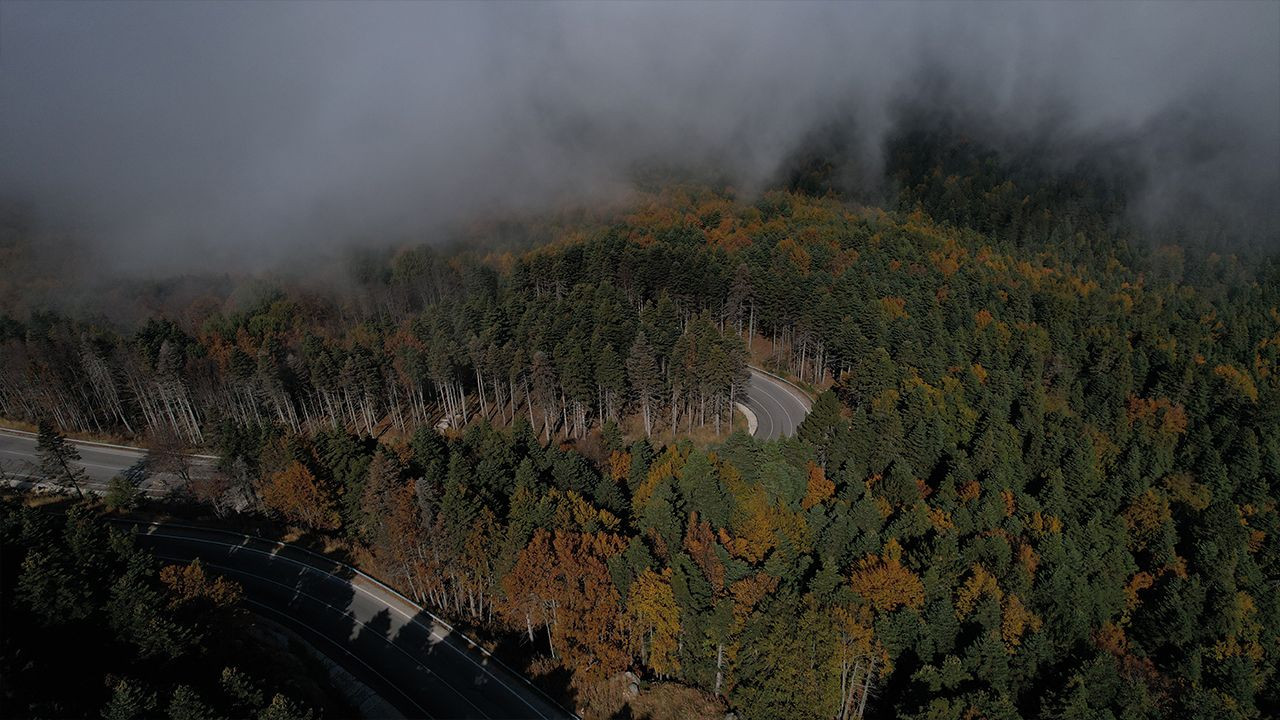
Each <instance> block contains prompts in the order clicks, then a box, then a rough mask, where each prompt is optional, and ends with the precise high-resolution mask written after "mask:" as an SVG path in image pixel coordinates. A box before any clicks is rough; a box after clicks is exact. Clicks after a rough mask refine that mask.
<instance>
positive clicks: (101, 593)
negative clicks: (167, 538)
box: [0, 498, 350, 720]
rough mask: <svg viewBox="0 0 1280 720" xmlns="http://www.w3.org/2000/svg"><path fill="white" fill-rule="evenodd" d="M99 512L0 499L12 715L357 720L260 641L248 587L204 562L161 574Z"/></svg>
mask: <svg viewBox="0 0 1280 720" xmlns="http://www.w3.org/2000/svg"><path fill="white" fill-rule="evenodd" d="M97 515H98V511H97V510H96V509H94V508H91V507H89V506H87V505H78V506H76V507H73V508H71V509H70V511H69V512H68V513H67V514H66V515H65V517H64V516H59V515H55V514H53V513H51V512H49V511H48V509H43V510H39V509H33V508H27V507H22V506H20V505H18V504H17V503H15V502H13V501H12V500H11V499H8V498H6V499H4V500H3V501H0V539H3V541H4V543H3V545H2V546H0V547H2V548H3V549H2V550H0V558H2V559H3V562H0V585H2V586H3V587H4V593H3V595H2V596H0V617H2V618H3V621H4V627H5V632H4V637H3V642H2V643H0V678H3V679H2V680H0V708H3V710H4V715H5V717H51V718H52V717H56V718H73V717H85V718H97V717H101V718H104V720H132V719H133V718H157V717H160V718H171V719H172V720H216V719H217V718H257V719H258V720H308V719H310V718H315V717H317V716H318V715H317V710H315V709H312V708H309V707H307V705H306V704H305V703H302V702H299V700H298V698H299V697H305V698H307V699H308V700H310V701H312V702H314V703H315V705H316V707H319V708H322V709H328V710H331V711H332V712H333V714H334V715H346V714H349V713H350V708H348V707H346V706H343V705H335V704H333V703H332V702H326V700H327V698H326V696H325V693H324V692H323V691H322V690H321V689H320V688H319V687H318V686H317V685H316V684H315V682H316V681H315V679H314V677H310V676H308V674H307V672H306V671H305V670H302V669H300V668H299V667H298V666H299V665H300V663H298V661H296V660H291V659H290V656H289V655H288V654H287V653H286V652H284V651H281V650H278V649H273V648H271V647H269V646H267V645H265V644H263V643H262V642H261V641H260V640H257V639H255V638H254V636H253V634H252V633H251V632H249V631H248V625H249V623H248V622H247V620H248V618H249V617H250V616H248V615H247V613H246V612H245V611H244V610H243V608H242V605H241V590H240V587H239V586H238V585H236V584H235V583H234V582H230V581H228V580H225V579H223V578H219V577H217V576H214V575H211V574H209V573H206V572H205V570H204V568H203V567H201V566H200V564H199V563H198V562H196V563H193V564H191V565H185V566H183V565H165V566H163V567H162V566H161V565H160V564H159V563H157V561H156V560H155V558H153V557H152V556H151V554H150V553H149V552H147V551H145V550H143V549H141V548H139V547H136V546H135V545H134V543H133V540H132V538H131V537H130V535H129V534H128V532H126V531H125V529H124V528H109V527H107V525H106V524H105V523H103V522H102V521H101V520H100V519H98V517H97ZM213 638H217V641H216V642H214V641H212V640H213ZM290 696H292V697H293V699H290ZM326 706H328V707H326Z"/></svg>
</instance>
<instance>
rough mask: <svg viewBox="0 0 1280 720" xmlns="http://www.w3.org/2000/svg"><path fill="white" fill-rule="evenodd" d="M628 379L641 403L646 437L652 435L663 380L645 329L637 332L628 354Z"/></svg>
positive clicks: (637, 399)
mask: <svg viewBox="0 0 1280 720" xmlns="http://www.w3.org/2000/svg"><path fill="white" fill-rule="evenodd" d="M627 380H628V381H629V382H630V383H631V389H632V391H633V392H634V393H635V396H636V401H637V402H639V403H640V410H641V412H642V413H643V414H644V434H645V436H646V437H649V436H652V435H653V404H654V403H655V402H656V400H657V396H658V390H659V388H660V387H661V385H662V380H661V377H660V376H659V375H658V365H657V363H656V362H655V361H654V357H653V348H652V347H650V345H649V341H648V339H646V338H645V335H644V331H643V330H641V331H640V332H639V333H637V334H636V340H635V342H634V343H632V345H631V353H630V354H629V355H628V356H627Z"/></svg>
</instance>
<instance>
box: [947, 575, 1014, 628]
mask: <svg viewBox="0 0 1280 720" xmlns="http://www.w3.org/2000/svg"><path fill="white" fill-rule="evenodd" d="M983 595H988V596H990V597H991V598H992V599H994V600H995V601H996V602H1000V601H1001V600H1002V599H1003V597H1004V591H1002V590H1001V589H1000V585H999V584H998V583H997V582H996V577H995V576H994V575H992V574H991V573H989V572H987V569H986V568H984V567H982V566H981V565H974V566H973V574H972V575H970V576H969V579H968V580H966V581H965V582H964V585H963V586H961V587H960V591H959V593H958V594H957V595H956V617H958V618H961V619H963V618H965V617H967V616H968V615H969V614H970V613H972V612H973V608H974V606H976V605H977V604H978V599H979V598H981V597H982V596H983Z"/></svg>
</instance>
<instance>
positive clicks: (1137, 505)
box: [1123, 489, 1170, 547]
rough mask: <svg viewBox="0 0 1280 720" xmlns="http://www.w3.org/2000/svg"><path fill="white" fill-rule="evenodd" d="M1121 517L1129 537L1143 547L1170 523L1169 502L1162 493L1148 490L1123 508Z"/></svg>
mask: <svg viewBox="0 0 1280 720" xmlns="http://www.w3.org/2000/svg"><path fill="white" fill-rule="evenodd" d="M1123 516H1124V523H1125V525H1126V526H1128V528H1129V535H1130V537H1131V538H1132V539H1133V540H1134V542H1135V544H1136V545H1137V547H1143V546H1145V545H1146V544H1147V543H1148V542H1150V541H1151V540H1152V539H1154V538H1155V535H1156V533H1157V532H1159V530H1160V528H1162V527H1163V526H1164V525H1165V523H1168V522H1169V521H1170V511H1169V500H1168V498H1166V497H1165V496H1164V493H1159V492H1156V491H1155V490H1150V489H1148V490H1147V491H1146V492H1144V493H1142V494H1141V495H1139V496H1138V497H1137V498H1136V499H1134V501H1133V502H1132V503H1131V504H1130V505H1129V507H1127V508H1125V511H1124V513H1123Z"/></svg>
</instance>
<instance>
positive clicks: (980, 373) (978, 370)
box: [973, 363, 987, 385]
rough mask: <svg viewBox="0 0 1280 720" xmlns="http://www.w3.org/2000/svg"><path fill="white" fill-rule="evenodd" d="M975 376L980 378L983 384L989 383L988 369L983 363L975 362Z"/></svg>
mask: <svg viewBox="0 0 1280 720" xmlns="http://www.w3.org/2000/svg"><path fill="white" fill-rule="evenodd" d="M973 376H974V377H976V378H978V382H980V383H982V384H983V385H986V384H987V369H986V368H984V367H982V363H974V364H973Z"/></svg>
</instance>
